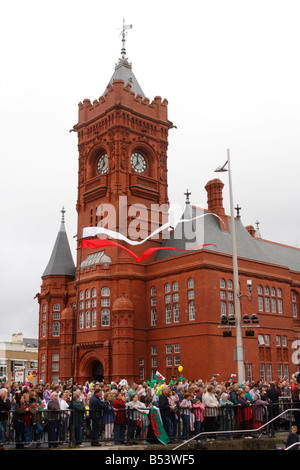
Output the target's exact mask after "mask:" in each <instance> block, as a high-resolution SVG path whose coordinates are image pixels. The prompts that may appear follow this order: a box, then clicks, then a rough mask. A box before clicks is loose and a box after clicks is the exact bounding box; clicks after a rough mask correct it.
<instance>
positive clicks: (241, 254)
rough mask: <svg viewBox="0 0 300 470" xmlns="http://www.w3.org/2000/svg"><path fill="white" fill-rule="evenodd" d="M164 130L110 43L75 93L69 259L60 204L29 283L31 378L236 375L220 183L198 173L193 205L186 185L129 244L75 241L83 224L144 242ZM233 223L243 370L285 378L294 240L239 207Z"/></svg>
mask: <svg viewBox="0 0 300 470" xmlns="http://www.w3.org/2000/svg"><path fill="white" fill-rule="evenodd" d="M172 127H173V124H172V122H171V121H169V119H168V102H167V100H166V99H164V100H163V99H162V98H161V97H159V96H157V97H155V98H154V100H153V101H150V100H149V99H148V98H146V96H145V95H144V93H143V91H142V89H141V87H140V85H139V83H138V81H137V79H136V77H135V76H134V74H133V71H132V66H131V64H129V62H128V60H127V59H126V57H125V52H124V49H123V50H122V56H121V59H120V60H119V62H118V64H117V65H116V67H115V70H114V73H113V75H112V77H111V79H110V81H109V84H108V86H107V88H106V89H105V91H104V93H103V95H102V96H101V97H100V98H99V99H98V100H94V101H93V102H91V101H90V100H87V99H86V100H84V101H83V102H82V103H80V104H79V114H78V123H77V124H76V125H75V126H74V128H73V130H74V132H76V133H77V136H78V153H79V158H78V198H77V205H76V208H77V213H78V240H77V259H76V262H75V263H74V261H73V258H72V255H71V250H70V246H69V242H68V238H67V234H66V230H65V220H64V211H62V213H63V216H62V221H61V227H60V229H59V232H58V235H57V239H56V242H55V245H54V248H53V251H52V254H51V257H50V260H49V263H48V265H47V267H46V269H45V271H44V273H43V275H42V285H41V291H40V292H39V293H38V294H37V298H38V302H39V378H40V379H41V380H44V381H56V380H57V379H58V378H59V379H61V380H68V379H70V378H71V377H74V378H75V380H77V381H80V382H83V381H85V380H90V379H91V378H95V379H98V380H99V379H104V380H105V381H106V382H110V381H111V380H113V381H118V380H121V379H123V378H126V379H127V380H135V381H137V382H139V381H143V380H147V379H150V377H151V374H152V373H155V372H156V371H159V372H160V373H161V374H162V375H163V376H165V377H166V378H167V380H169V379H171V377H172V376H174V375H175V376H177V377H178V376H179V375H180V374H179V373H178V366H179V365H181V366H182V367H183V372H182V373H183V376H184V377H186V378H188V379H199V378H202V379H209V378H210V377H211V376H212V375H213V374H219V376H220V378H222V379H226V378H228V377H230V376H231V375H232V374H234V373H236V362H235V358H234V350H235V343H236V331H235V328H234V324H233V325H231V324H230V323H229V322H228V319H229V318H230V315H231V314H233V315H234V297H233V296H234V294H233V267H232V266H233V265H232V242H231V229H230V217H229V216H228V215H226V212H225V209H224V207H223V197H222V191H223V187H224V184H223V183H222V181H221V180H219V179H213V180H211V181H209V182H208V183H207V185H206V187H205V189H206V191H207V202H208V207H207V208H206V209H203V208H198V207H195V206H193V204H192V203H191V201H190V199H189V196H190V194H189V193H187V194H186V196H187V199H186V203H185V208H184V209H183V215H182V220H181V221H180V222H179V223H178V224H177V226H176V227H174V228H172V230H168V231H164V232H158V234H157V235H156V236H155V237H151V238H149V239H148V240H147V241H145V242H144V243H142V244H141V243H140V244H136V245H134V246H132V245H131V246H130V245H128V243H126V241H124V239H123V240H121V239H119V240H114V241H115V242H117V243H118V244H117V245H115V246H107V247H105V248H101V249H100V248H98V249H97V248H94V249H87V248H85V249H81V248H80V247H81V242H82V239H81V235H82V233H83V228H85V227H99V226H100V227H101V226H102V227H107V228H109V229H110V230H112V232H114V233H115V232H117V233H120V234H123V235H124V236H128V237H129V238H132V239H134V236H132V234H133V235H136V234H138V235H139V236H140V240H144V239H145V238H146V237H148V236H149V235H150V234H152V233H153V232H154V231H155V230H157V229H158V228H159V227H161V226H162V225H163V224H164V223H165V222H166V221H167V220H168V216H167V212H168V203H169V200H168V172H167V161H168V155H167V150H168V135H169V130H170V129H171V128H172ZM235 228H236V238H237V250H238V269H239V283H240V286H239V290H240V294H241V295H242V296H243V297H241V313H242V318H243V328H242V332H243V346H244V349H245V361H244V362H245V375H246V378H247V379H251V380H252V379H259V378H262V379H266V380H274V379H277V378H278V377H282V376H287V377H290V376H291V374H292V373H294V372H295V371H296V370H297V369H298V348H299V345H298V341H299V340H300V330H299V328H300V314H299V294H300V251H299V249H297V248H294V247H289V246H283V245H279V244H276V243H273V242H269V241H266V240H263V239H262V238H261V236H260V235H259V232H258V230H255V229H254V228H253V227H252V226H248V227H244V226H243V224H242V222H241V219H240V217H236V218H235ZM195 247H196V248H195ZM124 248H125V249H124ZM150 248H151V249H154V250H157V249H158V248H159V250H157V251H154V252H153V253H152V254H151V255H150V256H149V257H147V258H146V259H145V260H143V261H142V262H140V261H138V260H136V259H135V258H134V257H132V255H131V253H129V252H128V251H126V249H130V250H131V251H133V252H134V253H135V255H137V256H138V257H141V255H142V253H144V252H145V251H146V250H147V249H150ZM162 248H164V249H162ZM193 248H195V249H193ZM248 280H251V281H252V293H251V297H249V296H248V297H246V295H248V294H249V292H248V289H247V281H248ZM244 296H245V297H244ZM253 314H255V316H256V318H254V321H257V319H258V322H259V323H254V322H253V317H252V316H253ZM224 319H225V320H226V322H227V323H226V324H225V322H224ZM249 319H250V320H249ZM299 344H300V341H299Z"/></svg>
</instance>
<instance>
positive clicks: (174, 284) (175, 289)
mask: <svg viewBox="0 0 300 470" xmlns="http://www.w3.org/2000/svg"><path fill="white" fill-rule="evenodd" d="M172 289H173V291H175V292H176V291H178V282H177V281H174V282H173V285H172Z"/></svg>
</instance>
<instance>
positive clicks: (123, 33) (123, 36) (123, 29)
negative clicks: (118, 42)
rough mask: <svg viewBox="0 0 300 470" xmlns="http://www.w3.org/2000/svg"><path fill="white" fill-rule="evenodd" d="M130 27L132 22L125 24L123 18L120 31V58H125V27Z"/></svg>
mask: <svg viewBox="0 0 300 470" xmlns="http://www.w3.org/2000/svg"><path fill="white" fill-rule="evenodd" d="M131 28H132V24H127V25H126V24H125V19H124V18H123V28H122V32H121V35H122V49H121V55H122V59H126V49H125V38H126V34H127V33H126V29H131Z"/></svg>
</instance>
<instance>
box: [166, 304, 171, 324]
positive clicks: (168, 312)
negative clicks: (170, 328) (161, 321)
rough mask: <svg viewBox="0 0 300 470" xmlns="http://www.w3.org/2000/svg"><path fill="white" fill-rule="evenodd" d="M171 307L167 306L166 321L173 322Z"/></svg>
mask: <svg viewBox="0 0 300 470" xmlns="http://www.w3.org/2000/svg"><path fill="white" fill-rule="evenodd" d="M171 320H172V318H171V307H170V305H167V306H166V323H171Z"/></svg>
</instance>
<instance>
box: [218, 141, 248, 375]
mask: <svg viewBox="0 0 300 470" xmlns="http://www.w3.org/2000/svg"><path fill="white" fill-rule="evenodd" d="M226 165H228V169H227V168H225V167H226ZM215 171H216V172H223V171H228V179H229V195H230V217H231V239H232V261H233V288H234V310H235V324H236V359H237V367H238V380H239V383H240V384H242V383H243V382H245V364H244V348H243V337H242V323H241V303H240V293H239V273H238V263H237V248H236V235H235V222H234V209H233V196H232V181H231V165H230V152H229V149H227V161H226V163H225V164H224V165H223V166H222V167H218V168H217V169H216V170H215Z"/></svg>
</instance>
